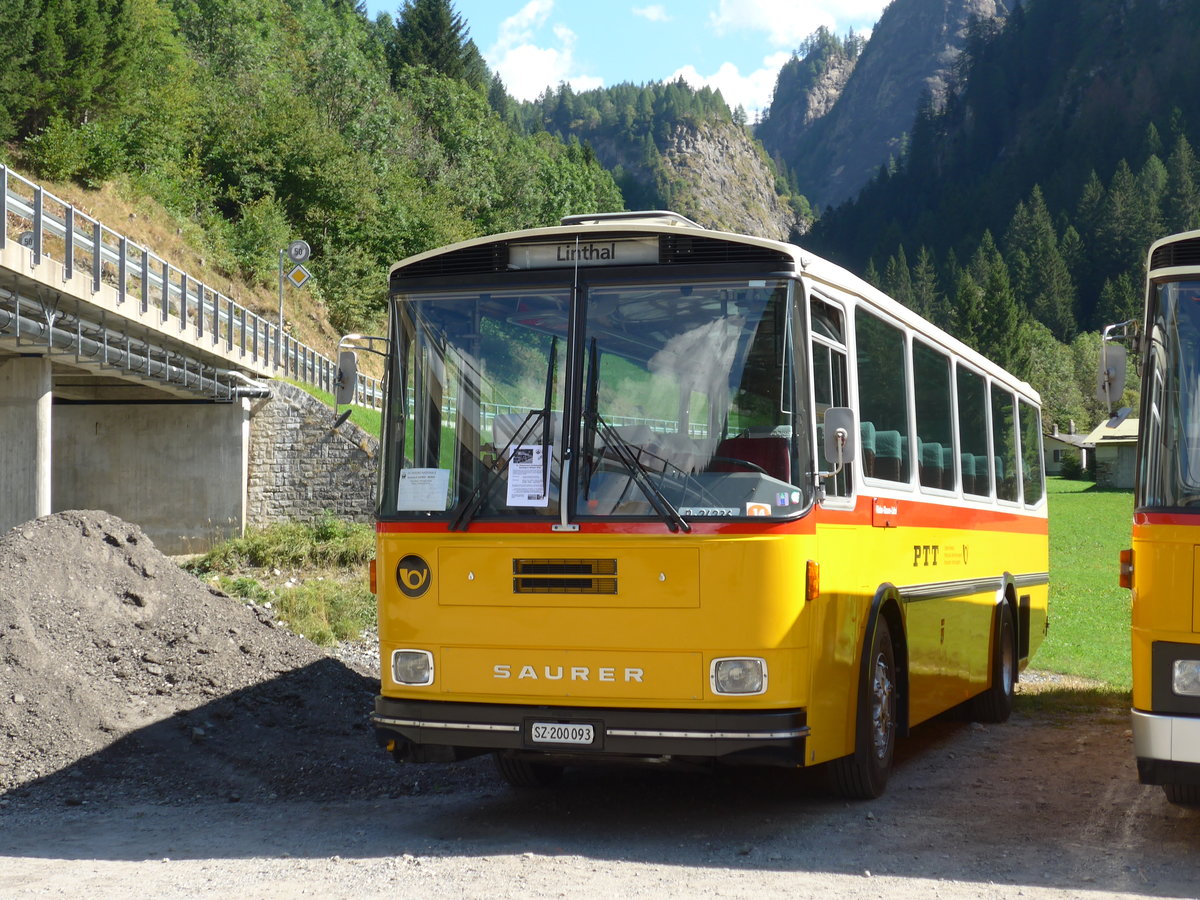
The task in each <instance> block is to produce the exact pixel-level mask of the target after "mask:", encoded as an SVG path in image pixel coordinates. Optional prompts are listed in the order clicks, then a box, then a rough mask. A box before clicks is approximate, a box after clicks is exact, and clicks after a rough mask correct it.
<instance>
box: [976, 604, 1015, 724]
mask: <svg viewBox="0 0 1200 900" xmlns="http://www.w3.org/2000/svg"><path fill="white" fill-rule="evenodd" d="M991 674H992V678H991V684H990V685H989V686H988V689H987V690H986V691H984V692H983V693H982V694H979V695H978V696H975V697H972V698H971V701H970V706H969V707H968V709H969V711H970V715H971V718H972V719H974V720H975V721H977V722H1006V721H1008V717H1009V716H1010V715H1011V714H1012V709H1013V695H1014V694H1015V693H1016V685H1017V636H1016V630H1015V629H1014V628H1013V615H1012V607H1011V606H1010V605H1009V604H1007V603H1002V604H1000V610H999V612H998V613H997V619H996V644H995V646H994V647H992V673H991Z"/></svg>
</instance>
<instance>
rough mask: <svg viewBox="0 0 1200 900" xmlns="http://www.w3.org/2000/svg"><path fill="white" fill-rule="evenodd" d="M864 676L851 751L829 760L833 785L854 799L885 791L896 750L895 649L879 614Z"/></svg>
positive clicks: (839, 792) (896, 694) (841, 793)
mask: <svg viewBox="0 0 1200 900" xmlns="http://www.w3.org/2000/svg"><path fill="white" fill-rule="evenodd" d="M863 677H864V678H866V680H867V684H866V692H865V693H866V700H867V706H868V708H867V710H866V712H867V715H866V716H862V715H859V716H858V727H857V728H856V729H855V739H854V743H855V749H854V753H853V754H852V755H850V756H844V757H842V758H841V759H835V760H834V761H833V762H831V763H830V764H829V767H830V768H829V771H830V776H831V781H832V784H833V789H834V790H835V791H836V792H837V793H838V794H840V795H841V796H843V797H847V798H850V799H855V800H871V799H873V798H875V797H878V796H879V795H880V794H882V793H883V792H884V789H885V788H886V787H887V783H888V777H889V776H890V775H891V773H892V758H893V755H894V753H895V750H896V726H897V721H896V718H897V711H898V709H899V686H898V683H897V680H896V651H895V648H894V647H893V646H892V632H891V629H890V628H889V627H888V623H887V619H885V618H883V617H882V616H880V617H879V621H878V623H877V624H876V625H875V635H874V637H873V638H872V639H871V650H870V657H869V664H868V666H867V670H866V672H864V673H863ZM860 696H862V692H860ZM864 720H865V721H864ZM864 726H865V727H864Z"/></svg>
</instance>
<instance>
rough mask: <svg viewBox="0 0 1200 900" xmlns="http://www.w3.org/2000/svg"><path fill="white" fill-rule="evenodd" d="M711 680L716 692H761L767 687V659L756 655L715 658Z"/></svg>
mask: <svg viewBox="0 0 1200 900" xmlns="http://www.w3.org/2000/svg"><path fill="white" fill-rule="evenodd" d="M709 680H710V681H711V682H712V689H713V693H714V694H761V693H763V692H765V691H766V689H767V661H766V660H765V659H759V658H758V657H754V656H752V657H740V656H732V657H725V658H723V659H714V660H713V661H712V668H711V669H710V671H709Z"/></svg>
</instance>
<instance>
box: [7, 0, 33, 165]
mask: <svg viewBox="0 0 1200 900" xmlns="http://www.w3.org/2000/svg"><path fill="white" fill-rule="evenodd" d="M38 6H39V3H38V0H10V2H9V3H8V4H6V9H5V13H4V27H3V28H0V142H3V141H7V140H9V139H10V138H12V137H14V136H16V133H17V129H18V125H19V123H20V122H21V121H22V120H24V118H25V114H26V111H27V110H28V108H29V102H30V95H31V93H32V92H33V88H34V82H35V76H34V73H33V72H32V71H31V70H30V60H31V59H32V57H33V39H34V28H35V25H36V22H37V14H36V10H37V7H38Z"/></svg>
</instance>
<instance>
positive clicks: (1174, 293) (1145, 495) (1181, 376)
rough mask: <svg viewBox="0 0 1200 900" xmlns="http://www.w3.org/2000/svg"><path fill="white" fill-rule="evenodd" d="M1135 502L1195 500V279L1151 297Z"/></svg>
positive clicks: (1199, 415) (1198, 444)
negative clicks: (1140, 446) (1139, 462)
mask: <svg viewBox="0 0 1200 900" xmlns="http://www.w3.org/2000/svg"><path fill="white" fill-rule="evenodd" d="M1148 321H1149V328H1150V331H1149V346H1148V352H1147V354H1146V365H1147V372H1146V381H1145V388H1146V398H1145V410H1144V414H1143V418H1142V421H1141V423H1140V425H1139V427H1140V428H1141V429H1142V430H1143V433H1144V435H1143V443H1142V454H1143V459H1142V465H1141V470H1140V479H1139V484H1138V492H1139V494H1140V496H1139V498H1138V506H1139V507H1143V508H1146V507H1151V508H1153V507H1180V506H1197V505H1200V281H1176V282H1168V283H1166V284H1160V285H1158V286H1157V287H1156V288H1155V289H1154V293H1153V295H1152V297H1151V308H1150V317H1149V320H1148Z"/></svg>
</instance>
